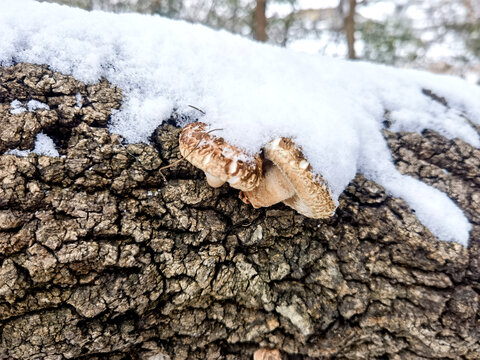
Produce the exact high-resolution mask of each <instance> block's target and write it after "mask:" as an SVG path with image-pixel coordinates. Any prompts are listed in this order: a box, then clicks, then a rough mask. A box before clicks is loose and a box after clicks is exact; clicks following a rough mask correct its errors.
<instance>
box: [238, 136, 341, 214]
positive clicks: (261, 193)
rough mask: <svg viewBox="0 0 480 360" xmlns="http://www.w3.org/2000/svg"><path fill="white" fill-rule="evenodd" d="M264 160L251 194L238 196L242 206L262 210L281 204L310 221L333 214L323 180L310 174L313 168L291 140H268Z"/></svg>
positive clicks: (243, 193)
mask: <svg viewBox="0 0 480 360" xmlns="http://www.w3.org/2000/svg"><path fill="white" fill-rule="evenodd" d="M264 157H265V159H266V160H265V169H264V179H263V180H262V182H261V183H260V185H259V186H258V187H257V188H255V189H254V190H253V191H246V192H242V193H241V194H240V198H241V199H242V200H243V201H244V202H245V203H247V204H252V205H253V206H254V207H262V206H270V205H273V204H276V203H278V202H280V201H283V203H284V204H286V205H288V206H290V207H291V208H293V209H295V210H297V211H298V212H299V213H300V214H302V215H304V216H307V217H310V218H314V219H319V218H328V217H330V216H332V215H333V213H334V211H335V203H334V201H333V199H332V196H331V194H330V190H329V189H328V186H327V183H326V181H325V180H324V179H323V178H322V177H321V176H320V175H316V174H315V173H314V172H313V168H312V166H311V165H310V163H309V162H308V161H307V160H306V159H305V157H304V156H303V154H302V152H301V151H300V150H299V149H298V148H297V147H296V145H295V143H294V142H293V141H292V140H291V139H288V138H277V139H275V140H273V141H271V142H270V143H268V144H267V145H266V146H265V147H264Z"/></svg>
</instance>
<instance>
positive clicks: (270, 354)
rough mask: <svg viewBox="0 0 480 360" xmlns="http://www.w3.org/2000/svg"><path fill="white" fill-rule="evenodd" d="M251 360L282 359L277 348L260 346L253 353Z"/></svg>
mask: <svg viewBox="0 0 480 360" xmlns="http://www.w3.org/2000/svg"><path fill="white" fill-rule="evenodd" d="M253 360H282V355H281V354H280V351H278V350H277V349H266V348H260V349H258V350H257V351H255V353H254V354H253Z"/></svg>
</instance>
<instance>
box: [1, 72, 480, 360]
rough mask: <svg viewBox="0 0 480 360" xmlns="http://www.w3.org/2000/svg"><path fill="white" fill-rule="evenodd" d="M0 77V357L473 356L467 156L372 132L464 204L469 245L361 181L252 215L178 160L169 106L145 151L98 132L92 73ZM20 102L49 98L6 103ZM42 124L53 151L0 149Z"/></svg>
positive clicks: (102, 89) (403, 165)
mask: <svg viewBox="0 0 480 360" xmlns="http://www.w3.org/2000/svg"><path fill="white" fill-rule="evenodd" d="M0 84H1V86H0V140H1V141H0V154H3V155H0V358H1V359H3V358H5V359H22V360H25V359H150V360H158V359H231V360H233V359H251V358H252V354H253V352H254V351H255V350H256V349H258V348H260V347H270V348H276V349H279V350H280V351H281V352H282V355H283V356H284V357H285V358H291V359H294V358H295V359H312V358H322V359H323V358H325V359H335V358H336V359H374V358H377V359H379V358H382V359H384V358H385V359H387V358H389V359H425V358H429V359H430V358H432V359H433V358H435V359H439V358H449V359H479V358H480V355H479V354H480V322H479V321H478V319H479V304H480V303H479V292H480V283H479V280H480V256H479V255H480V251H479V243H480V201H479V199H478V194H479V193H480V192H479V190H480V151H479V150H478V149H475V148H472V147H471V146H469V145H468V144H466V143H463V142H462V141H460V140H452V141H451V140H447V139H445V138H444V137H442V136H440V135H438V134H436V133H433V132H425V133H424V134H422V135H420V134H413V133H393V132H389V131H388V130H385V137H386V139H387V140H388V143H389V145H390V147H391V150H392V155H393V156H394V159H395V161H396V163H397V166H398V168H399V169H400V170H401V171H402V172H404V173H408V174H410V175H412V176H415V177H417V178H419V179H422V180H424V181H426V182H428V183H429V184H431V185H432V186H435V187H437V188H439V189H441V190H443V191H445V192H446V193H447V194H448V195H449V196H450V197H451V198H452V199H454V200H455V201H456V202H457V203H458V205H459V206H460V207H462V208H463V210H464V211H465V214H466V216H467V217H468V218H469V219H470V221H471V222H472V224H473V228H474V229H473V231H472V233H471V238H470V247H469V249H466V248H464V247H463V246H461V245H459V244H456V243H447V242H439V241H437V240H436V239H435V238H434V237H433V236H432V234H431V233H430V232H429V231H428V230H427V229H426V228H425V227H424V226H422V224H421V223H419V222H418V220H417V219H416V217H415V214H414V213H413V212H412V211H411V210H410V208H409V207H408V206H407V205H406V204H405V202H404V201H402V200H400V199H397V198H394V197H391V196H390V195H388V194H386V193H385V191H384V189H383V188H382V187H380V186H379V185H377V184H375V183H374V182H372V181H369V180H367V179H366V178H365V177H364V176H362V175H361V174H358V175H357V176H356V177H355V179H353V180H352V182H351V183H350V185H349V186H348V187H347V189H346V190H345V192H344V193H343V195H342V196H341V198H340V206H339V208H338V209H337V211H336V214H335V215H334V216H333V217H332V218H331V219H328V220H323V221H320V220H312V219H308V218H305V217H303V216H301V215H299V214H297V213H295V212H294V211H293V210H291V209H289V208H287V207H285V206H281V205H279V206H275V207H272V208H268V209H258V210H256V209H253V208H251V207H249V206H247V205H245V204H243V203H242V202H241V201H240V200H239V199H238V192H237V191H236V190H233V189H231V188H229V187H228V186H223V187H221V188H219V189H213V188H211V187H209V186H208V185H207V184H206V182H205V179H204V175H203V173H202V172H201V171H199V170H197V169H195V168H193V167H192V166H191V165H189V164H188V163H186V162H185V161H180V162H178V163H175V161H177V160H178V159H180V155H179V152H178V146H177V145H178V142H177V138H178V134H179V132H180V129H178V128H176V127H174V126H172V125H171V124H174V123H175V116H176V115H175V114H174V115H172V118H171V120H170V121H169V123H170V125H169V124H165V125H163V126H161V127H159V128H158V129H157V131H156V132H155V134H154V136H153V137H152V144H133V145H124V144H122V141H121V138H120V137H119V136H117V135H112V134H110V133H109V132H108V131H107V129H106V128H105V125H106V122H107V120H108V118H109V116H110V113H111V109H112V108H113V109H117V108H119V107H120V104H121V94H120V92H119V90H118V89H116V88H114V87H112V86H111V85H109V84H108V83H106V82H101V83H98V84H93V85H85V84H82V83H81V82H79V81H76V80H75V79H73V78H71V77H69V76H64V75H62V74H59V73H54V72H52V71H50V70H48V69H47V68H46V67H43V66H36V65H29V64H18V65H16V66H13V67H9V68H0ZM425 95H426V96H431V97H432V99H433V100H437V101H442V99H441V98H438V97H436V96H435V95H434V94H432V93H431V92H427V91H425ZM31 99H35V100H38V101H41V102H43V103H45V104H48V106H49V109H37V110H35V111H23V112H19V111H13V113H11V110H12V109H11V102H12V101H14V100H18V101H20V102H22V103H25V102H27V101H29V100H31ZM386 126H388V121H386ZM41 131H42V132H44V133H45V134H47V135H49V136H51V137H52V138H53V139H54V140H55V141H56V144H57V148H58V149H59V152H60V154H61V155H62V156H60V157H49V156H39V155H36V154H33V153H32V154H30V155H28V156H26V157H19V156H16V155H11V154H6V153H5V151H7V150H11V149H14V148H18V149H29V148H30V149H31V148H32V146H33V143H34V140H35V135H36V134H37V133H39V132H41ZM167 164H174V165H173V166H172V167H170V168H166V169H163V170H162V169H161V168H162V167H163V166H165V165H167ZM442 169H445V170H447V171H443V170H442Z"/></svg>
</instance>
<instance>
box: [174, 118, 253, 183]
mask: <svg viewBox="0 0 480 360" xmlns="http://www.w3.org/2000/svg"><path fill="white" fill-rule="evenodd" d="M207 128H208V127H207V125H206V124H204V123H202V122H195V123H192V124H189V125H187V126H185V127H184V128H183V130H182V133H181V134H180V139H179V148H180V153H181V154H182V156H183V157H184V158H185V159H187V160H188V161H189V162H190V163H191V164H192V165H193V166H195V167H197V168H199V169H201V170H203V171H204V172H205V174H206V176H207V182H208V184H209V185H210V186H213V187H219V186H222V185H223V184H224V183H225V182H228V183H229V184H230V186H232V187H234V188H235V189H239V190H243V191H250V190H252V189H254V188H255V187H256V186H257V185H258V183H259V181H260V178H261V177H262V160H261V158H260V156H256V157H255V158H252V157H251V156H249V155H247V154H246V153H245V152H243V151H242V150H240V149H239V148H237V147H235V146H232V145H230V144H228V143H227V142H226V141H225V140H224V139H223V138H221V137H217V136H215V135H212V134H211V133H209V132H208V130H207Z"/></svg>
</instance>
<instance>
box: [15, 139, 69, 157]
mask: <svg viewBox="0 0 480 360" xmlns="http://www.w3.org/2000/svg"><path fill="white" fill-rule="evenodd" d="M31 153H34V154H37V155H48V156H60V155H59V153H58V151H57V149H56V148H55V143H54V142H53V140H52V138H51V137H49V136H48V135H46V134H44V133H38V134H37V136H36V137H35V145H34V148H33V150H32V151H30V150H19V149H12V150H9V151H7V154H12V155H16V156H22V157H23V156H28V154H31Z"/></svg>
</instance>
